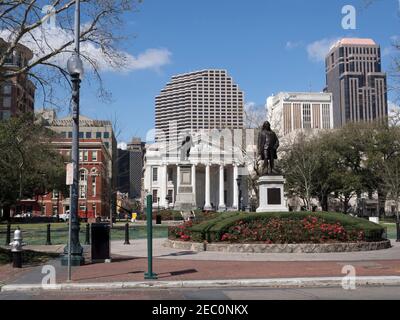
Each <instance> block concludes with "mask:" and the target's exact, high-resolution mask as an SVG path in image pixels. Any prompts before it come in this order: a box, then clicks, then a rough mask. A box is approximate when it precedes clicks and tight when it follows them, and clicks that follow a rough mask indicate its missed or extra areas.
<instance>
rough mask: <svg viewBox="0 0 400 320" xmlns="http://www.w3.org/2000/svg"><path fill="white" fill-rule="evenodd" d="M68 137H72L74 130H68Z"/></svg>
mask: <svg viewBox="0 0 400 320" xmlns="http://www.w3.org/2000/svg"><path fill="white" fill-rule="evenodd" d="M68 138H70V139H72V131H70V132H68Z"/></svg>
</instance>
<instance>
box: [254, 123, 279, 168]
mask: <svg viewBox="0 0 400 320" xmlns="http://www.w3.org/2000/svg"><path fill="white" fill-rule="evenodd" d="M278 148H279V139H278V137H277V135H276V134H275V132H273V131H272V130H271V124H270V123H269V122H268V121H266V122H265V123H264V125H263V127H262V130H261V132H260V134H259V135H258V155H259V157H261V160H263V161H264V164H263V168H262V174H261V175H265V174H266V173H267V174H273V173H274V161H275V159H278V154H277V151H278Z"/></svg>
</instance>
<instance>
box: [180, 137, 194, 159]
mask: <svg viewBox="0 0 400 320" xmlns="http://www.w3.org/2000/svg"><path fill="white" fill-rule="evenodd" d="M193 146H194V144H193V142H192V137H191V136H186V138H185V140H183V141H182V146H181V161H188V160H189V157H190V149H191V148H192V147H193Z"/></svg>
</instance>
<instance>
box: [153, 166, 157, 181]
mask: <svg viewBox="0 0 400 320" xmlns="http://www.w3.org/2000/svg"><path fill="white" fill-rule="evenodd" d="M157 181H158V168H153V182H157Z"/></svg>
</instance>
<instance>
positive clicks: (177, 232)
mask: <svg viewBox="0 0 400 320" xmlns="http://www.w3.org/2000/svg"><path fill="white" fill-rule="evenodd" d="M192 226H193V222H192V221H186V222H184V223H183V224H181V225H179V226H171V227H169V228H168V238H169V239H171V240H180V241H190V240H192V237H191V231H190V229H189V228H191V227H192Z"/></svg>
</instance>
